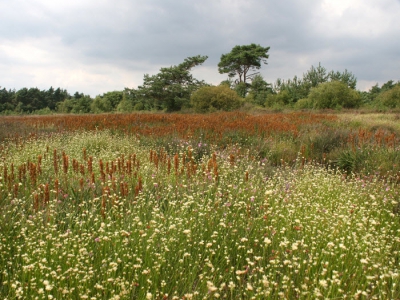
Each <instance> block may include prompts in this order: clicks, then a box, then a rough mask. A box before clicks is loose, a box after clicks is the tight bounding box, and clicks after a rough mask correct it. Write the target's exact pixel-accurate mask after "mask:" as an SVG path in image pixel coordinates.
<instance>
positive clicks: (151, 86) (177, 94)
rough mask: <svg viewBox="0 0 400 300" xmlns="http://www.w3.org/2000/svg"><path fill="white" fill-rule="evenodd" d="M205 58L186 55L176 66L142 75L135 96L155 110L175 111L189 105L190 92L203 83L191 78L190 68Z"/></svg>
mask: <svg viewBox="0 0 400 300" xmlns="http://www.w3.org/2000/svg"><path fill="white" fill-rule="evenodd" d="M206 59H207V56H200V55H198V56H193V57H188V58H186V59H185V60H184V62H183V63H181V64H179V65H177V66H171V67H168V68H161V69H160V72H159V73H158V74H156V75H152V76H150V75H148V74H146V75H144V79H143V85H142V86H139V87H138V89H137V91H136V92H135V93H136V95H135V97H136V98H137V99H138V100H140V102H142V103H147V106H151V108H152V109H156V110H159V109H165V110H166V111H177V110H180V109H181V108H182V107H185V106H189V104H190V95H191V94H192V92H193V91H195V90H197V89H198V88H199V87H201V86H203V85H205V83H204V82H203V81H198V80H197V79H195V78H193V76H192V75H191V74H190V70H191V69H192V68H193V67H195V66H198V65H201V64H202V63H204V62H205V60H206ZM145 106H146V104H145Z"/></svg>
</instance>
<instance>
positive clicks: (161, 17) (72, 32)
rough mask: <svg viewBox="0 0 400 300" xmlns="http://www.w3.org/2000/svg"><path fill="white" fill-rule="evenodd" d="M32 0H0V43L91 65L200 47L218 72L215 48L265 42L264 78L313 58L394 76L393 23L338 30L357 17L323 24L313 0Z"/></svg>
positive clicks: (177, 57) (288, 72)
mask: <svg viewBox="0 0 400 300" xmlns="http://www.w3.org/2000/svg"><path fill="white" fill-rule="evenodd" d="M42 1H43V0H31V1H22V0H12V1H11V0H8V1H7V0H6V1H5V3H6V4H0V9H1V10H0V18H1V19H2V26H1V27H0V45H1V43H2V41H3V42H4V41H19V40H21V39H26V38H43V37H54V38H58V39H59V40H60V41H61V43H62V46H63V47H65V49H66V50H68V55H69V56H68V58H69V59H71V60H74V61H76V62H79V63H80V64H81V65H87V66H88V67H90V69H91V70H92V69H93V70H95V69H96V65H99V64H103V65H104V64H108V65H112V66H114V67H115V68H119V69H120V70H123V71H124V72H132V73H135V72H136V73H138V72H141V73H142V74H144V73H148V72H150V71H151V70H157V69H159V68H160V67H162V66H169V65H174V64H178V63H180V62H181V61H183V59H184V58H186V57H188V56H193V55H198V54H200V55H208V56H209V59H208V60H207V61H206V63H205V64H204V66H205V68H207V69H208V70H209V71H210V70H215V73H218V71H217V64H218V62H219V59H220V56H221V54H223V53H227V52H229V51H230V50H231V49H232V47H234V46H235V45H240V44H248V43H257V44H261V45H262V46H270V47H271V50H270V59H269V62H268V66H266V67H265V68H263V69H262V73H263V74H264V75H265V76H266V77H268V78H271V80H273V79H276V78H278V77H281V78H287V76H290V77H292V76H293V75H296V74H297V75H299V76H301V75H302V73H303V72H305V71H306V70H307V69H308V68H309V67H310V66H311V64H313V65H317V64H318V62H321V64H322V65H323V66H326V67H327V69H335V70H343V69H344V68H347V69H348V70H350V71H352V72H353V73H354V74H356V76H357V77H359V78H363V79H365V80H374V79H376V80H377V81H387V80H389V79H395V80H397V79H398V78H387V79H386V78H385V76H388V75H387V74H393V76H398V75H396V74H395V72H394V71H390V70H393V68H394V66H399V59H398V53H400V45H399V43H400V42H399V39H398V38H397V32H398V29H400V28H399V27H398V26H396V24H389V25H393V26H392V27H393V28H392V29H390V28H389V29H385V30H384V32H383V33H380V34H378V35H377V34H375V35H372V34H371V35H370V36H368V33H366V32H360V34H359V35H354V34H353V35H350V34H347V33H346V31H345V32H339V29H340V30H343V28H342V27H343V26H342V25H343V24H344V23H346V22H347V23H346V24H353V23H352V22H353V20H354V19H356V18H362V17H363V16H360V15H359V12H358V11H357V10H354V9H353V10H348V11H345V12H344V13H343V15H342V16H341V19H337V20H336V19H335V21H334V22H333V23H329V22H331V20H329V22H328V21H327V20H326V19H324V17H323V15H321V14H322V8H321V7H322V1H321V0H288V1H272V0H247V1H246V0H241V1H238V0H203V1H201V2H200V1H189V0H149V1H139V0H134V1H130V0H114V1H107V0H105V1H92V0H86V1H81V2H79V1H72V2H71V3H70V2H65V3H63V4H60V5H62V6H57V5H55V4H52V5H49V4H46V3H45V2H42ZM383 2H384V3H383ZM383 2H382V3H383V4H379V3H381V2H379V3H378V2H377V1H376V0H366V2H365V5H366V6H371V7H372V6H374V8H376V9H378V10H380V11H382V12H387V13H388V15H390V16H393V15H394V14H395V13H396V11H397V13H399V12H400V6H399V5H398V4H399V3H398V2H399V1H398V0H384V1H383ZM360 20H361V19H360ZM388 20H389V21H388V22H393V21H392V20H393V18H392V19H390V18H389V19H388ZM361 21H362V20H361ZM335 22H336V23H335ZM343 22H344V23H343ZM377 26H379V24H377ZM389 27H390V26H389ZM325 28H328V29H329V30H331V32H326V31H325V32H324V29H325ZM335 28H338V30H336V29H335ZM0 51H1V49H0ZM0 59H1V58H0ZM15 63H16V64H18V62H17V61H16V62H15ZM0 64H3V65H4V64H5V62H1V61H0ZM22 67H23V66H22ZM99 72H100V71H99ZM101 72H104V71H103V69H102V71H101ZM136 73H135V75H133V76H135V77H137V74H136ZM205 80H207V78H205Z"/></svg>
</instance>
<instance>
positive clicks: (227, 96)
mask: <svg viewBox="0 0 400 300" xmlns="http://www.w3.org/2000/svg"><path fill="white" fill-rule="evenodd" d="M190 101H191V104H192V105H193V108H194V110H195V111H196V112H210V111H215V110H226V111H229V110H234V109H237V108H239V107H241V106H242V104H243V100H242V98H241V97H239V96H238V94H237V93H236V92H235V91H233V90H231V89H230V88H229V87H228V86H227V85H219V86H204V87H201V88H200V89H198V90H197V91H196V92H194V93H193V94H192V96H191V97H190Z"/></svg>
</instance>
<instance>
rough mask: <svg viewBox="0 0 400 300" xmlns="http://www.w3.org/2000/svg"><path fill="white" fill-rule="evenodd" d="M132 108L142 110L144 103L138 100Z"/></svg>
mask: <svg viewBox="0 0 400 300" xmlns="http://www.w3.org/2000/svg"><path fill="white" fill-rule="evenodd" d="M133 110H136V111H139V110H144V105H143V103H142V102H138V103H136V104H135V106H134V107H133Z"/></svg>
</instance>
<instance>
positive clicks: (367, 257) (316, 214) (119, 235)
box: [0, 113, 400, 299]
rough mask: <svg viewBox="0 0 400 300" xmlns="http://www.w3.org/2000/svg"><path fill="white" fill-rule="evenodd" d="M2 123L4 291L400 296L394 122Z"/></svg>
mask: <svg viewBox="0 0 400 300" xmlns="http://www.w3.org/2000/svg"><path fill="white" fill-rule="evenodd" d="M97 118H99V119H97ZM2 121H3V126H5V125H4V124H5V123H6V122H8V123H7V124H8V126H7V128H9V129H10V128H12V126H10V124H11V123H13V122H19V123H18V124H19V126H20V128H22V129H21V130H20V131H19V132H16V133H13V132H12V130H8V132H7V133H6V134H3V137H4V140H3V142H2V143H1V146H0V157H1V161H0V208H1V210H0V241H1V243H0V266H1V268H0V272H1V273H0V298H2V299H214V298H225V299H346V298H348V299H399V298H400V287H399V285H400V276H399V272H400V252H399V251H400V195H399V186H398V177H397V176H398V174H399V173H398V166H397V165H396V160H395V159H396V157H398V155H399V152H400V151H399V143H398V141H399V140H398V134H397V133H396V132H390V131H385V130H383V129H377V130H376V131H370V130H366V129H363V128H357V129H354V130H352V131H351V130H350V129H348V131H346V130H345V129H344V128H343V127H341V126H339V125H338V124H337V117H336V116H333V115H322V114H321V115H315V114H302V113H296V114H275V115H274V114H271V115H262V116H250V115H246V114H243V113H231V114H216V115H208V116H201V115H190V116H189V115H162V114H159V115H150V114H136V115H102V116H90V117H88V116H85V117H82V116H65V117H62V116H59V117H58V118H56V117H54V116H48V117H40V118H39V117H24V118H19V117H12V118H8V119H5V120H2ZM14 124H15V123H14ZM0 125H1V124H0ZM24 130H25V132H24ZM339 150H340V151H339ZM365 151H367V152H368V153H369V155H370V156H371V155H372V156H373V157H375V156H374V155H376V154H374V153H380V155H384V159H385V160H384V161H383V160H381V161H380V162H381V164H380V165H379V167H381V169H379V168H376V166H377V165H374V164H373V163H377V162H376V161H372V160H371V162H369V161H368V160H360V159H359V158H357V155H361V154H365V153H364V152H365ZM360 153H361V154H360ZM346 155H348V156H346ZM354 157H356V158H354ZM366 157H367V156H366ZM376 157H377V156H376ZM346 159H347V162H349V163H352V162H353V163H355V162H356V163H358V164H359V165H358V166H357V167H358V170H360V171H361V172H359V173H355V172H353V171H354V170H355V169H354V168H352V169H351V168H348V169H346V168H342V169H337V166H339V167H340V166H341V165H340V164H343V165H342V167H343V166H344V167H345V166H346V165H345V162H346ZM390 159H394V160H393V161H391V162H390ZM335 160H336V161H335ZM375 160H378V158H376V159H375ZM378 162H379V160H378ZM382 162H385V163H386V165H384V164H383V163H382ZM368 164H369V165H368ZM353 167H355V166H353Z"/></svg>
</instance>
